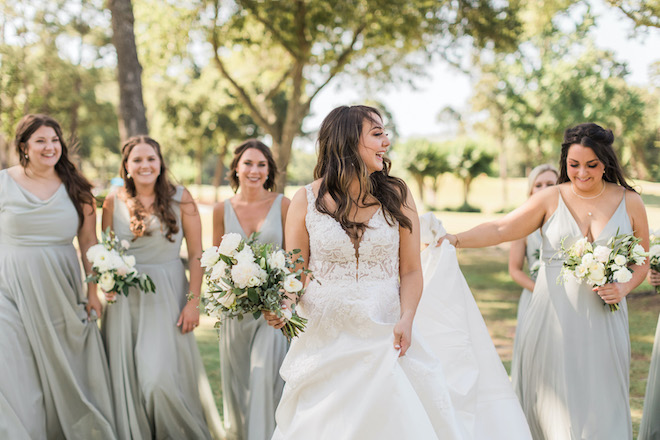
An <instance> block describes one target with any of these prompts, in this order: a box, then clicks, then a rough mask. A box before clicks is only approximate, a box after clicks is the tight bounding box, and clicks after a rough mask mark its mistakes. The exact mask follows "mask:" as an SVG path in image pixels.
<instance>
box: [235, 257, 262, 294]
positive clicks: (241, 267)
mask: <svg viewBox="0 0 660 440" xmlns="http://www.w3.org/2000/svg"><path fill="white" fill-rule="evenodd" d="M258 274H259V266H257V265H256V264H254V263H250V264H240V263H239V264H236V265H234V266H233V267H232V268H231V278H232V280H234V284H235V285H236V287H238V288H240V289H245V288H246V287H248V284H249V282H250V278H252V277H253V276H256V275H258Z"/></svg>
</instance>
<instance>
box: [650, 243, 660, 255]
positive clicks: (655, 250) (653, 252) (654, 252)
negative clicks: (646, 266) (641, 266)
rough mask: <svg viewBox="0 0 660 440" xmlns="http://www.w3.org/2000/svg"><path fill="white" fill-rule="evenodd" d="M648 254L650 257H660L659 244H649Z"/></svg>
mask: <svg viewBox="0 0 660 440" xmlns="http://www.w3.org/2000/svg"><path fill="white" fill-rule="evenodd" d="M649 255H650V256H651V257H660V244H654V245H653V246H651V249H649Z"/></svg>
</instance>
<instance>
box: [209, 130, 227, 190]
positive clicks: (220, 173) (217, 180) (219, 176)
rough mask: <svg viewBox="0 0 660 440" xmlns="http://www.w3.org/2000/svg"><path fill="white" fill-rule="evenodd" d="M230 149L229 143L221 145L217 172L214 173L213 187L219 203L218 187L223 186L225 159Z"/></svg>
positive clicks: (216, 164) (216, 163)
mask: <svg viewBox="0 0 660 440" xmlns="http://www.w3.org/2000/svg"><path fill="white" fill-rule="evenodd" d="M228 148H229V142H227V141H225V142H223V143H222V144H221V145H220V151H219V152H218V159H217V160H216V162H215V171H214V172H213V187H214V188H215V192H214V194H215V196H214V201H215V202H217V201H218V187H219V186H220V185H222V180H223V178H224V174H225V162H224V158H225V156H226V155H227V149H228Z"/></svg>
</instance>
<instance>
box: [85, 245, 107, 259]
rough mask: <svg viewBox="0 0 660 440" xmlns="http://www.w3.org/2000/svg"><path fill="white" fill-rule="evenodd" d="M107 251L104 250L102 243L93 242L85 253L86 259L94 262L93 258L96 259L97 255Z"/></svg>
mask: <svg viewBox="0 0 660 440" xmlns="http://www.w3.org/2000/svg"><path fill="white" fill-rule="evenodd" d="M107 252H108V251H106V250H105V247H104V246H103V245H102V244H95V245H94V246H90V247H89V249H87V253H86V254H85V255H86V256H87V261H89V262H90V263H92V264H94V260H96V258H97V257H98V256H99V255H101V254H102V253H107Z"/></svg>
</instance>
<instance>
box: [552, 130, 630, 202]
mask: <svg viewBox="0 0 660 440" xmlns="http://www.w3.org/2000/svg"><path fill="white" fill-rule="evenodd" d="M613 142H614V134H613V133H612V130H606V129H604V128H603V127H601V126H600V125H597V124H594V123H593V122H587V123H584V124H579V125H576V126H575V127H571V128H568V129H566V131H565V132H564V142H562V144H561V158H560V159H559V160H560V161H559V179H558V180H557V183H564V182H568V181H570V179H569V178H568V170H567V168H566V167H567V165H566V160H567V157H568V150H569V149H570V148H571V145H574V144H580V145H582V146H584V147H588V148H591V149H592V150H593V152H594V154H596V156H597V157H598V160H600V161H601V162H602V163H603V165H604V166H605V173H604V174H603V180H605V181H606V182H611V183H616V184H618V185H621V186H622V187H624V188H625V189H628V190H630V191H633V192H637V191H635V190H634V189H633V187H632V186H630V184H629V183H628V182H627V181H626V178H625V176H624V173H623V169H622V168H621V164H620V163H619V159H618V158H617V157H616V153H615V152H614V148H613V147H612V143H613Z"/></svg>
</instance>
